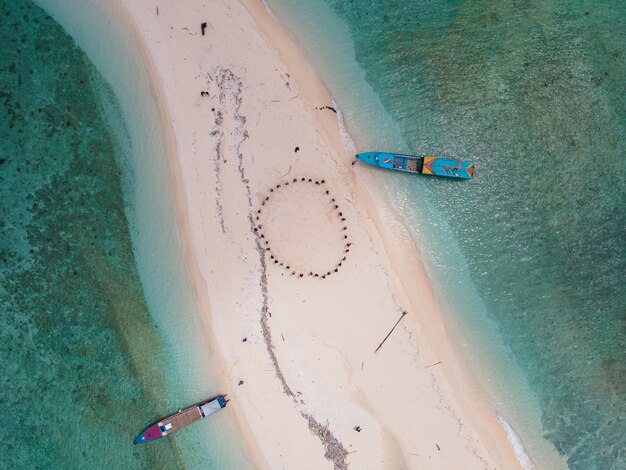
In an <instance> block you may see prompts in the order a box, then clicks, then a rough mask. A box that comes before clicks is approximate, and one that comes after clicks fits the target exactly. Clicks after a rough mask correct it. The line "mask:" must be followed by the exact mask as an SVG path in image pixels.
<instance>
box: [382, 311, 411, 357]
mask: <svg viewBox="0 0 626 470" xmlns="http://www.w3.org/2000/svg"><path fill="white" fill-rule="evenodd" d="M405 315H406V312H402V315H400V318H398V321H397V322H396V324H395V325H393V328H392V329H391V330H389V333H387V336H385V339H383V340H382V341H381V343H380V344H379V345H378V347H377V348H376V351H374V354H376V353H377V352H378V350H379V349H380V348H381V347H382V345H383V344H384V343H385V341H387V338H389V335H391V333H393V330H395V329H396V326H398V323H400V321H401V320H402V319H403V318H404V316H405Z"/></svg>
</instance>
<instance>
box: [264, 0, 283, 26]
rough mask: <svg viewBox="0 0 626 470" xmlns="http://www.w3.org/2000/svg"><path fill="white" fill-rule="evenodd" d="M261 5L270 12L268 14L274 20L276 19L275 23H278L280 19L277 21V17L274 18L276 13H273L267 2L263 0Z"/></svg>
mask: <svg viewBox="0 0 626 470" xmlns="http://www.w3.org/2000/svg"><path fill="white" fill-rule="evenodd" d="M263 6H264V7H265V9H266V10H267V12H268V13H269V14H270V16H271V17H272V18H273V19H274V21H276V22H277V23H280V21H278V18H276V15H274V12H273V11H272V9H271V8H270V6H269V4H268V3H267V0H263Z"/></svg>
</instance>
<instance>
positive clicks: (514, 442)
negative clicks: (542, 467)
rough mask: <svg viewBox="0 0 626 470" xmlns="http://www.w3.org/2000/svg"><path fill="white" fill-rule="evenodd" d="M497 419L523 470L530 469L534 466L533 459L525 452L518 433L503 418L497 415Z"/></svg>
mask: <svg viewBox="0 0 626 470" xmlns="http://www.w3.org/2000/svg"><path fill="white" fill-rule="evenodd" d="M498 421H500V424H501V425H502V427H503V428H504V430H505V431H506V435H507V437H508V438H509V442H510V443H511V446H512V447H513V450H514V451H515V455H516V456H517V460H519V463H520V464H521V465H522V468H523V469H524V470H532V469H533V468H534V465H533V461H532V459H531V458H530V456H529V455H528V453H527V452H526V449H525V448H524V443H523V442H522V439H521V438H520V437H519V435H518V434H517V433H516V432H515V430H514V429H513V427H512V426H511V425H510V424H509V422H508V421H507V420H506V419H504V418H503V417H502V416H500V415H498Z"/></svg>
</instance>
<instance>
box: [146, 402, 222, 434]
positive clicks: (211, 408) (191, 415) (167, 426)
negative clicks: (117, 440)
mask: <svg viewBox="0 0 626 470" xmlns="http://www.w3.org/2000/svg"><path fill="white" fill-rule="evenodd" d="M226 403H228V400H227V399H226V396H224V395H219V396H217V397H215V398H210V399H208V400H205V401H201V402H200V403H196V404H195V405H191V406H189V407H187V408H184V409H181V410H178V412H177V413H174V414H172V415H169V416H168V417H167V418H163V419H162V420H161V421H159V422H158V423H154V424H151V425H150V426H148V428H146V430H145V431H144V432H142V433H141V434H139V436H137V437H136V438H135V444H145V443H146V442H151V441H155V440H157V439H160V438H161V437H163V436H167V435H169V434H172V433H173V432H174V431H178V430H179V429H182V428H184V427H185V426H188V425H190V424H191V423H195V422H196V421H200V420H201V419H204V418H206V417H207V416H210V415H212V414H213V413H217V412H218V411H220V410H221V409H222V408H224V407H225V406H226Z"/></svg>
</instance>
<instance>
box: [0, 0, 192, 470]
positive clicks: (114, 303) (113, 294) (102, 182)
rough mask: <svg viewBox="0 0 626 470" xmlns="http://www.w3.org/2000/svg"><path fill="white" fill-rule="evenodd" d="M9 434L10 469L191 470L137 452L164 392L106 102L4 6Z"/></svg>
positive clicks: (168, 452)
mask: <svg viewBox="0 0 626 470" xmlns="http://www.w3.org/2000/svg"><path fill="white" fill-rule="evenodd" d="M0 16H1V18H2V21H1V23H0V44H2V46H1V47H0V113H1V115H2V117H1V119H0V361H1V363H2V376H1V378H0V386H1V388H2V393H1V394H0V412H1V414H2V416H3V417H4V423H3V425H2V426H1V427H0V442H2V447H3V455H2V462H3V466H6V467H7V468H102V467H112V468H121V467H124V468H140V467H152V466H154V465H158V466H159V467H165V466H170V467H173V468H181V467H184V464H183V461H182V460H181V457H180V452H179V451H178V449H177V447H176V446H175V444H174V443H175V441H173V440H169V439H168V440H164V441H163V442H159V443H158V445H144V446H135V445H133V444H132V441H133V438H134V437H135V435H136V434H137V433H138V432H139V431H141V430H142V429H143V428H144V427H145V426H146V425H147V424H149V422H150V421H151V420H153V419H155V418H157V417H158V416H159V415H164V414H167V413H168V412H171V411H172V410H171V405H168V404H167V403H165V402H164V400H163V399H162V397H163V396H164V395H165V389H166V381H165V377H164V376H163V375H162V371H163V370H164V360H163V350H162V346H161V344H160V341H159V335H158V330H157V328H156V327H155V325H154V324H153V323H152V321H151V319H150V316H149V314H148V311H147V308H146V304H145V300H144V295H143V291H142V285H141V283H140V280H139V277H138V274H137V270H136V267H135V264H134V256H133V250H132V246H131V238H130V234H129V230H128V223H127V220H126V216H125V202H124V200H123V197H122V196H123V193H122V187H121V170H120V167H119V165H118V162H119V161H120V160H121V159H122V158H123V155H121V152H122V151H123V149H121V147H120V146H119V143H118V142H116V140H115V139H114V137H113V135H112V133H111V132H110V129H109V127H108V125H107V121H106V119H105V113H104V109H103V103H102V102H101V101H100V100H99V96H100V95H101V93H100V90H102V89H103V88H106V84H104V83H102V80H101V78H100V77H99V75H98V73H97V72H96V70H95V69H94V68H93V66H92V65H91V63H90V62H89V61H88V59H87V58H86V57H85V55H84V54H83V53H82V51H81V50H80V49H78V48H77V47H76V46H75V44H74V42H73V41H72V39H71V38H70V37H68V36H67V35H66V34H65V33H64V31H63V30H62V29H61V28H60V26H59V25H57V24H56V23H55V22H54V21H53V20H52V19H51V18H50V17H49V16H47V15H46V14H45V12H44V11H43V10H41V9H40V8H38V7H36V6H35V5H33V4H32V3H31V2H29V1H26V0H10V1H9V0H6V1H5V0H0Z"/></svg>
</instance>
